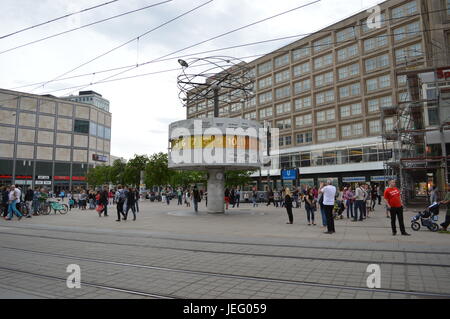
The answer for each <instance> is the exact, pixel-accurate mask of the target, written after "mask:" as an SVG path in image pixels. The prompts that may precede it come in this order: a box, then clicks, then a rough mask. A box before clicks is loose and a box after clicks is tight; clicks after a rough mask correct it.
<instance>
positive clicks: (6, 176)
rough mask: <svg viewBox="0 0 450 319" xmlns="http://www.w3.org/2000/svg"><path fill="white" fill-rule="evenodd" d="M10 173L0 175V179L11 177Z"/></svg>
mask: <svg viewBox="0 0 450 319" xmlns="http://www.w3.org/2000/svg"><path fill="white" fill-rule="evenodd" d="M11 178H12V175H0V179H11Z"/></svg>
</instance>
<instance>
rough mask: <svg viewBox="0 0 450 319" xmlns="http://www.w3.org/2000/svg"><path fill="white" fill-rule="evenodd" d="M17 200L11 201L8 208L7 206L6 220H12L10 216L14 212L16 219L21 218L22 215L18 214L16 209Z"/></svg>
mask: <svg viewBox="0 0 450 319" xmlns="http://www.w3.org/2000/svg"><path fill="white" fill-rule="evenodd" d="M17 203H18V201H17V200H14V201H12V202H11V203H10V204H9V206H8V217H7V218H8V219H11V218H12V214H13V212H14V214H16V216H17V217H20V218H21V217H22V214H21V213H20V212H19V210H18V209H17Z"/></svg>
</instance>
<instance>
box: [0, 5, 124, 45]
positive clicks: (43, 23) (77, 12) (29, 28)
mask: <svg viewBox="0 0 450 319" xmlns="http://www.w3.org/2000/svg"><path fill="white" fill-rule="evenodd" d="M117 1H119V0H112V1H108V2H105V3H102V4H99V5H96V6H93V7H89V8H86V9H82V10H80V11H76V12H72V13H68V14H65V15H63V16H61V17H58V18H54V19H51V20H48V21H45V22H42V23H39V24H35V25H32V26H30V27H26V28H23V29H20V30H17V31H14V32H11V33H8V34H5V35H3V36H0V40H1V39H4V38H7V37H10V36H13V35H15V34H18V33H21V32H24V31H27V30H31V29H34V28H37V27H40V26H43V25H45V24H49V23H51V22H55V21H58V20H61V19H64V18H68V17H70V16H73V15H76V14H79V13H83V12H86V11H89V10H92V9H96V8H100V7H103V6H106V5H108V4H111V3H114V2H117Z"/></svg>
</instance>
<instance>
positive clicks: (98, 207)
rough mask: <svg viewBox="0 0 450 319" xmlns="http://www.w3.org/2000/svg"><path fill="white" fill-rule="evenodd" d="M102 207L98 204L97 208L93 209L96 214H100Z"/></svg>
mask: <svg viewBox="0 0 450 319" xmlns="http://www.w3.org/2000/svg"><path fill="white" fill-rule="evenodd" d="M103 208H104V207H103V205H102V204H99V205H97V207H96V208H95V210H96V211H97V212H98V213H100V212H101V211H102V210H103Z"/></svg>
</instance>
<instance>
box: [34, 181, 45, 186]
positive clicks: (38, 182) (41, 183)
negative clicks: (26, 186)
mask: <svg viewBox="0 0 450 319" xmlns="http://www.w3.org/2000/svg"><path fill="white" fill-rule="evenodd" d="M34 184H35V185H43V184H44V181H35V182H34Z"/></svg>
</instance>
